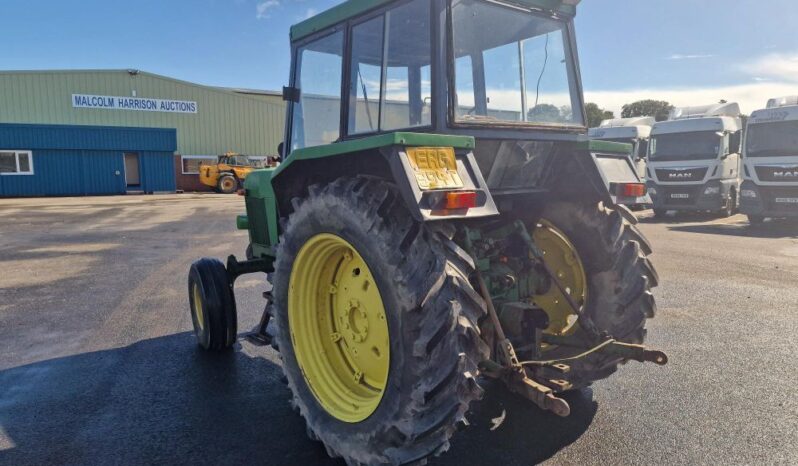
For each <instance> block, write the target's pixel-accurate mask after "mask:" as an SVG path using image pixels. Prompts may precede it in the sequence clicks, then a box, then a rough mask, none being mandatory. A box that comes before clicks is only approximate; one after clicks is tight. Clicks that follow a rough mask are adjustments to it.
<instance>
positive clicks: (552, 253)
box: [532, 220, 587, 335]
mask: <svg viewBox="0 0 798 466" xmlns="http://www.w3.org/2000/svg"><path fill="white" fill-rule="evenodd" d="M532 236H533V239H534V241H535V244H536V245H537V246H538V248H540V249H541V251H543V258H544V261H545V262H546V265H548V266H549V268H550V269H551V270H552V271H553V272H554V274H555V275H556V276H557V278H558V280H559V281H560V283H562V284H563V286H564V287H565V289H566V291H568V292H569V294H570V295H571V297H572V298H573V299H574V301H575V302H576V303H577V304H578V305H580V306H582V305H584V303H585V302H587V276H586V274H585V268H584V266H583V265H582V261H581V259H579V254H578V253H577V252H576V248H575V247H574V245H573V244H571V242H570V241H569V240H568V237H566V236H565V234H564V233H563V232H562V231H560V230H559V229H558V228H557V227H555V226H554V225H553V224H552V223H551V222H549V221H547V220H541V221H540V222H538V226H537V227H536V228H535V231H534V234H533V235H532ZM534 301H535V304H537V305H538V306H539V307H540V308H541V309H543V310H544V311H546V314H547V315H548V316H549V327H548V328H547V329H546V330H545V331H546V333H549V334H554V335H570V334H572V333H573V332H574V331H576V324H577V317H578V316H577V314H576V313H575V312H574V311H573V309H571V306H570V305H569V304H568V301H566V300H565V298H564V297H563V294H562V293H561V292H560V290H559V288H557V285H555V284H553V283H552V284H551V286H550V287H549V290H548V291H547V292H546V293H545V294H542V295H537V296H535V297H534Z"/></svg>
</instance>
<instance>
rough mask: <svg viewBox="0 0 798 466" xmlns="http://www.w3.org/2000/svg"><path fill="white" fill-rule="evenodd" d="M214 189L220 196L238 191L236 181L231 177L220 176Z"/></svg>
mask: <svg viewBox="0 0 798 466" xmlns="http://www.w3.org/2000/svg"><path fill="white" fill-rule="evenodd" d="M216 188H217V190H218V191H219V192H220V193H222V194H233V193H234V192H236V189H238V180H236V178H235V177H234V176H233V175H222V176H221V177H220V178H219V183H218V185H217V186H216Z"/></svg>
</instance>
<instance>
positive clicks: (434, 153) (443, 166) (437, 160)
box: [407, 147, 463, 190]
mask: <svg viewBox="0 0 798 466" xmlns="http://www.w3.org/2000/svg"><path fill="white" fill-rule="evenodd" d="M407 158H408V159H410V167H411V168H412V169H413V174H415V176H416V183H417V184H418V188H419V189H421V190H430V189H459V188H462V187H463V180H462V178H460V174H458V173H457V159H455V157H454V149H453V148H451V147H413V148H409V149H407Z"/></svg>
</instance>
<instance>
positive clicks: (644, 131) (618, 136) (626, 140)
mask: <svg viewBox="0 0 798 466" xmlns="http://www.w3.org/2000/svg"><path fill="white" fill-rule="evenodd" d="M654 123H656V120H655V119H654V117H634V118H613V119H610V120H604V121H602V122H601V124H600V125H599V126H598V127H597V128H590V131H589V132H588V136H589V137H590V139H596V140H599V141H611V142H620V143H623V144H631V145H632V163H634V165H635V170H636V171H637V176H638V177H639V178H640V179H641V180H643V179H645V178H646V154H647V153H648V140H649V137H650V136H651V127H652V126H654Z"/></svg>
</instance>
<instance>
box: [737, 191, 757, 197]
mask: <svg viewBox="0 0 798 466" xmlns="http://www.w3.org/2000/svg"><path fill="white" fill-rule="evenodd" d="M740 196H742V197H746V198H749V199H756V191H754V190H753V189H743V190H742V191H740Z"/></svg>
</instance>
